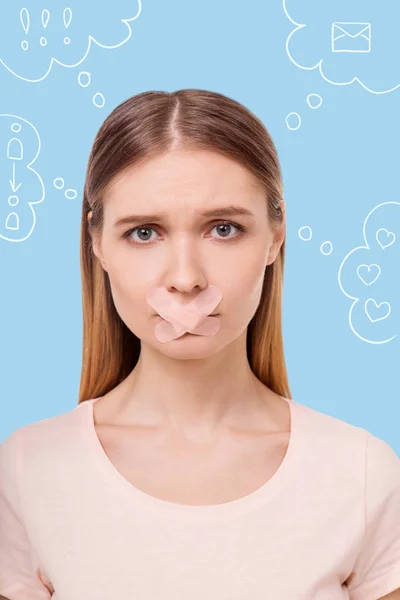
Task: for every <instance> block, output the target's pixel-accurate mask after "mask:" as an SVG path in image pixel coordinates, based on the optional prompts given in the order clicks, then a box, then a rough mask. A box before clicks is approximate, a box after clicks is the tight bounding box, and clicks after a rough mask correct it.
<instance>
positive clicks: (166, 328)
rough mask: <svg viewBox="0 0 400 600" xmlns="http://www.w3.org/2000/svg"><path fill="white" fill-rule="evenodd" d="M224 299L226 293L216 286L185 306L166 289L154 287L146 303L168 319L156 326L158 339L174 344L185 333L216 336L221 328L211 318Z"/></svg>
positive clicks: (213, 318)
mask: <svg viewBox="0 0 400 600" xmlns="http://www.w3.org/2000/svg"><path fill="white" fill-rule="evenodd" d="M221 299H222V293H221V291H220V290H219V289H218V288H217V287H216V286H215V285H209V286H208V287H207V288H206V289H204V290H202V291H201V292H200V293H199V294H198V295H197V296H196V298H194V299H193V300H192V301H191V302H189V303H188V304H185V305H182V304H180V303H179V302H178V301H177V300H176V299H175V298H174V297H173V296H171V294H169V293H168V292H167V290H166V289H165V288H163V287H152V288H151V289H150V290H149V291H148V292H147V294H146V300H147V302H148V304H150V306H151V307H152V308H154V310H156V311H157V312H158V314H159V315H160V317H162V318H163V319H164V320H163V321H161V322H160V323H158V324H157V325H156V327H155V330H154V333H155V335H156V337H157V339H158V340H159V341H160V342H170V341H172V340H175V339H176V338H179V337H181V336H182V335H184V334H185V333H193V334H196V335H205V336H211V335H215V334H216V333H217V332H218V331H219V329H220V322H219V319H218V318H216V317H209V316H208V315H209V314H210V313H212V311H213V310H214V309H215V308H216V307H217V306H218V304H219V303H220V302H221Z"/></svg>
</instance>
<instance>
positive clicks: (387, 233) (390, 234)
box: [376, 227, 396, 250]
mask: <svg viewBox="0 0 400 600" xmlns="http://www.w3.org/2000/svg"><path fill="white" fill-rule="evenodd" d="M382 232H384V233H382ZM385 236H386V238H390V240H391V241H390V242H389V243H388V244H384V243H383V242H381V240H380V238H384V237H385ZM395 239H396V236H395V234H394V233H393V231H388V230H387V229H385V228H384V227H381V229H378V231H377V232H376V241H377V242H378V244H379V245H380V247H381V248H382V250H384V249H385V248H389V246H391V245H392V244H394V241H395Z"/></svg>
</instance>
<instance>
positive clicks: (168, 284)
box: [163, 237, 210, 302]
mask: <svg viewBox="0 0 400 600" xmlns="http://www.w3.org/2000/svg"><path fill="white" fill-rule="evenodd" d="M167 261H168V262H167V266H166V269H165V273H164V282H163V285H164V287H165V288H166V289H167V290H168V291H169V292H180V293H181V294H184V296H185V301H186V302H190V301H191V300H192V299H193V298H194V297H195V296H197V294H198V293H199V292H201V291H202V290H203V289H205V288H206V287H207V285H208V283H209V282H208V279H207V276H206V267H209V266H210V265H204V262H206V258H205V257H202V256H201V255H200V252H199V250H198V248H197V247H196V245H195V244H190V242H189V241H186V240H184V239H183V237H182V239H181V240H179V242H178V243H176V244H175V245H174V246H173V247H172V248H170V253H169V256H168V258H167ZM182 302H183V300H182Z"/></svg>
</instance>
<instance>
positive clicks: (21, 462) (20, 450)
mask: <svg viewBox="0 0 400 600" xmlns="http://www.w3.org/2000/svg"><path fill="white" fill-rule="evenodd" d="M85 408H86V407H84V406H82V404H79V405H78V406H75V407H74V408H73V409H71V410H68V411H66V412H64V413H61V414H59V415H55V416H52V417H48V418H46V419H42V420H40V421H36V422H34V423H29V424H28V425H23V426H22V427H18V428H17V429H15V430H14V431H13V432H12V433H11V434H9V435H8V436H7V437H6V438H5V439H4V440H3V441H2V442H1V443H0V457H1V461H2V465H3V466H5V465H6V464H10V463H13V464H17V463H18V469H19V470H20V469H21V468H22V467H23V466H25V465H28V466H30V465H34V464H38V465H40V464H43V463H44V462H45V461H46V460H49V458H50V459H51V457H54V458H55V457H56V456H57V455H60V454H62V453H63V452H64V451H65V450H66V449H67V448H70V447H71V445H73V441H74V439H76V438H77V437H78V436H79V433H80V428H81V427H82V424H83V421H82V419H83V416H84V410H85Z"/></svg>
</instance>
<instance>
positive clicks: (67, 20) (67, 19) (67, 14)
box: [63, 8, 72, 44]
mask: <svg viewBox="0 0 400 600" xmlns="http://www.w3.org/2000/svg"><path fill="white" fill-rule="evenodd" d="M63 19H64V25H65V29H68V27H69V26H70V24H71V21H72V10H71V9H70V8H64V11H63ZM70 43H71V40H70V39H69V37H65V38H64V44H70Z"/></svg>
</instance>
